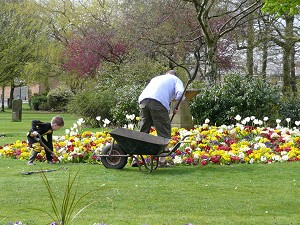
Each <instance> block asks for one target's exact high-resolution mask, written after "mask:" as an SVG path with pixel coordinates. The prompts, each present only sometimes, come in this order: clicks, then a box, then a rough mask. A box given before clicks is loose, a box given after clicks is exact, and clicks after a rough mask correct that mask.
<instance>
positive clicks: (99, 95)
mask: <svg viewBox="0 0 300 225" xmlns="http://www.w3.org/2000/svg"><path fill="white" fill-rule="evenodd" d="M114 105H115V98H114V90H112V89H107V90H102V91H96V90H84V91H82V92H79V93H77V94H76V95H75V96H74V97H73V98H72V100H71V101H70V102H69V104H68V111H69V112H71V113H74V114H75V115H78V116H80V117H82V118H83V119H84V120H85V121H86V124H90V125H92V126H93V127H97V126H99V124H98V121H97V120H96V117H97V116H101V118H102V119H105V118H107V119H109V120H111V119H110V118H112V115H111V114H110V109H111V108H112V107H114Z"/></svg>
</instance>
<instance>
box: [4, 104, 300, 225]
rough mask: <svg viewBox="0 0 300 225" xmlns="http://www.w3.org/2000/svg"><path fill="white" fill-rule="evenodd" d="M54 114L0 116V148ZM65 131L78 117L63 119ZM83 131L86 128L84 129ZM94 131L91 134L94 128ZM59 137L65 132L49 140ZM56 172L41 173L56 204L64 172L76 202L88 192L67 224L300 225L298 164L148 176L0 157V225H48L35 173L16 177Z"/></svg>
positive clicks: (175, 170)
mask: <svg viewBox="0 0 300 225" xmlns="http://www.w3.org/2000/svg"><path fill="white" fill-rule="evenodd" d="M54 115H56V113H41V112H33V111H30V110H28V109H24V110H23V120H22V122H11V111H8V110H7V111H6V112H0V133H1V134H5V135H6V137H2V138H0V146H1V145H3V144H5V143H10V142H15V141H16V140H25V136H26V132H27V131H28V129H29V128H30V123H31V120H32V119H40V120H42V121H49V120H50V119H51V118H52V116H54ZM63 117H64V118H65V120H66V126H65V128H70V127H71V126H72V124H73V123H74V122H76V121H77V117H75V116H72V115H69V114H63ZM87 129H88V128H87ZM95 130H97V129H95ZM60 132H61V134H62V133H63V132H64V129H62V130H60V131H58V132H57V133H56V134H60ZM39 169H57V170H58V171H55V172H51V173H46V176H47V178H48V180H49V184H50V185H51V187H52V188H53V190H54V192H55V195H56V196H57V199H58V200H59V201H61V200H62V197H63V194H64V193H65V188H66V184H67V180H68V175H69V173H71V176H72V177H73V176H74V175H75V173H76V172H79V175H78V176H79V177H78V185H77V186H76V187H77V188H78V197H80V196H81V194H85V193H87V192H89V191H95V192H94V193H92V194H89V195H87V196H86V197H85V198H84V199H83V200H82V201H81V202H80V205H79V207H78V208H77V210H76V212H77V211H78V210H79V209H81V208H82V207H84V206H85V205H87V204H89V203H91V202H95V203H94V204H92V205H91V206H90V207H88V208H87V209H85V210H84V211H83V212H82V213H81V214H79V216H78V217H77V218H76V219H75V220H74V221H73V222H72V223H71V224H72V225H89V224H90V225H93V224H94V223H105V224H107V225H108V224H112V225H123V224H124V225H142V224H148V225H185V224H187V223H192V224H195V225H198V224H201V225H202V224H213V225H214V224H232V225H236V224H253V225H254V224H255V225H256V224H264V225H268V224H280V225H285V224H286V225H291V224H293V225H294V224H300V222H299V221H300V207H299V206H300V198H299V196H300V179H299V172H300V163H299V162H292V163H288V162H285V163H274V164H254V165H250V164H233V165H231V166H220V165H208V166H204V167H203V166H182V165H181V166H175V167H169V168H159V169H157V170H156V171H153V172H152V173H147V172H146V171H145V170H144V171H143V172H139V171H138V169H137V168H132V167H130V166H129V165H127V166H125V168H124V169H122V170H113V169H106V168H105V167H104V166H103V165H91V164H72V163H69V164H56V165H49V164H46V163H37V165H36V166H31V167H29V166H27V165H26V161H20V160H13V159H2V158H1V157H0V184H1V186H0V225H2V224H3V225H7V224H8V223H9V222H10V221H12V222H15V221H22V222H23V224H24V223H26V224H27V225H46V224H50V223H51V222H53V221H52V220H51V219H50V217H48V216H47V215H46V214H44V213H42V212H39V211H35V210H33V208H38V209H43V210H46V211H48V212H49V213H50V214H51V213H52V212H51V209H52V208H51V202H50V200H49V196H48V191H47V189H46V186H45V184H44V182H43V180H42V176H41V174H32V175H23V174H21V172H22V171H28V170H39Z"/></svg>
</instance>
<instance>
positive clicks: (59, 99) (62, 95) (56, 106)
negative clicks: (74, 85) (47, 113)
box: [47, 89, 73, 111]
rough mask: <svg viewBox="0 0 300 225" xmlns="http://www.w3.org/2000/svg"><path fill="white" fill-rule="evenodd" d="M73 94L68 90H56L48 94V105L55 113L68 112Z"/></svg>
mask: <svg viewBox="0 0 300 225" xmlns="http://www.w3.org/2000/svg"><path fill="white" fill-rule="evenodd" d="M72 97H73V94H72V93H71V92H70V91H67V90H60V89H55V90H52V91H50V92H49V93H48V95H47V103H48V105H49V107H50V109H51V110H53V111H66V110H67V105H68V102H69V101H70V100H71V98H72Z"/></svg>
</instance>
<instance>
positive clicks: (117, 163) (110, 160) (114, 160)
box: [101, 144, 128, 169]
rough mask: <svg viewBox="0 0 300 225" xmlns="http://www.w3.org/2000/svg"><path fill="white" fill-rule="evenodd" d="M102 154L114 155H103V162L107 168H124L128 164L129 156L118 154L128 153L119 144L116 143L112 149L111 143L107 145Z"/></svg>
mask: <svg viewBox="0 0 300 225" xmlns="http://www.w3.org/2000/svg"><path fill="white" fill-rule="evenodd" d="M110 151H111V152H110ZM102 154H103V155H109V154H110V155H112V156H102V157H101V162H102V163H103V165H104V166H105V167H106V168H110V169H122V168H123V167H124V166H125V165H126V164H127V159H128V157H124V156H123V157H122V156H118V155H126V153H125V151H124V150H123V149H122V148H121V147H120V146H119V145H118V144H114V146H113V148H112V149H111V145H107V146H105V147H104V148H103V149H102Z"/></svg>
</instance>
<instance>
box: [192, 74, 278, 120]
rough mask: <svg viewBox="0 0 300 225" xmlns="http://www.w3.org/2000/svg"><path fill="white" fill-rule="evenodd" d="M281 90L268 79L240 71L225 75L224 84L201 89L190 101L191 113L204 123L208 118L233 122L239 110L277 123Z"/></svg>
mask: <svg viewBox="0 0 300 225" xmlns="http://www.w3.org/2000/svg"><path fill="white" fill-rule="evenodd" d="M279 99H280V92H279V91H278V88H277V87H276V86H274V85H272V84H270V83H269V82H267V81H265V80H263V79H260V78H254V77H244V76H241V75H236V74H233V75H229V76H226V77H225V79H224V82H223V83H222V85H215V86H213V87H211V88H209V89H202V90H201V92H200V94H198V95H197V96H196V97H195V98H194V99H193V100H192V102H191V113H192V115H193V117H194V118H195V120H196V122H197V123H199V124H201V123H203V122H204V120H205V119H206V118H209V119H210V121H211V123H212V124H216V125H222V124H232V123H234V122H235V121H234V117H235V116H236V115H237V114H239V115H240V116H241V117H242V118H245V117H247V116H255V117H256V118H259V119H263V117H264V116H268V117H270V119H269V121H270V122H271V123H275V120H276V118H278V116H279V113H278V109H279V101H278V100H279Z"/></svg>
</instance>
